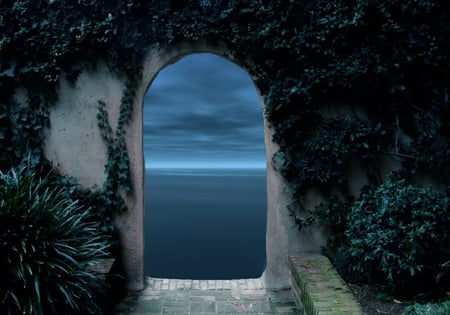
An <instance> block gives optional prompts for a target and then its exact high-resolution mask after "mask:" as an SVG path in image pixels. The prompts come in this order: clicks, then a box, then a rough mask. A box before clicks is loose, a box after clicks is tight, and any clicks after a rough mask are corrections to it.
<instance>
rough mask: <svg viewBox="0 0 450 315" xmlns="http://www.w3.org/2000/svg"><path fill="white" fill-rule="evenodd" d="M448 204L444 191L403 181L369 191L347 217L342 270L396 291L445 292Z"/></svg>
mask: <svg viewBox="0 0 450 315" xmlns="http://www.w3.org/2000/svg"><path fill="white" fill-rule="evenodd" d="M449 205H450V200H449V198H448V197H446V196H445V195H444V194H442V193H439V192H436V191H434V190H433V189H432V188H420V187H417V186H413V185H409V184H407V183H406V182H405V181H404V180H397V179H389V180H388V181H387V182H386V183H385V184H382V185H380V186H378V187H376V188H372V189H369V190H367V191H366V192H365V193H364V194H363V195H362V196H361V198H360V199H359V200H357V201H355V202H354V203H353V206H352V208H351V211H350V213H349V214H348V217H347V227H346V229H345V236H346V241H347V245H346V246H344V247H342V248H341V253H340V255H341V257H346V259H345V265H342V266H341V268H342V269H343V270H342V271H343V273H344V274H345V275H346V277H347V278H348V279H350V280H353V281H357V282H365V283H370V284H376V285H384V286H387V287H388V288H390V290H392V292H393V293H397V294H399V293H400V294H419V293H424V292H428V293H432V292H433V293H440V294H443V293H444V292H445V290H448V289H449V288H450V278H449V277H448V276H444V277H441V278H440V279H439V275H440V274H442V273H443V271H444V268H445V266H444V264H445V263H446V262H447V261H448V260H450V248H449V247H448V244H449V242H450V234H449V233H448V227H449V226H450V213H449V211H450V210H449V209H450V208H449ZM344 268H345V269H344ZM438 280H439V281H438ZM418 284H420V285H418Z"/></svg>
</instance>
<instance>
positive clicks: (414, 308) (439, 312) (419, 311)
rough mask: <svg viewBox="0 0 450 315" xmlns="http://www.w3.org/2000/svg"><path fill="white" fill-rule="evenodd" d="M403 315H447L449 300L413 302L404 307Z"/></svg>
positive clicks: (449, 306)
mask: <svg viewBox="0 0 450 315" xmlns="http://www.w3.org/2000/svg"><path fill="white" fill-rule="evenodd" d="M404 314H405V315H448V314H450V301H445V302H442V303H427V304H418V303H416V304H413V305H411V306H408V307H406V308H405V313H404Z"/></svg>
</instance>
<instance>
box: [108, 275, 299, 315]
mask: <svg viewBox="0 0 450 315" xmlns="http://www.w3.org/2000/svg"><path fill="white" fill-rule="evenodd" d="M147 283H148V286H147V288H146V289H145V290H144V291H142V292H139V293H132V294H128V295H127V296H126V297H125V298H124V299H123V300H122V301H121V302H120V303H119V305H118V306H117V308H116V315H129V314H135V315H138V314H139V315H153V314H177V315H178V314H186V315H187V314H189V315H194V314H199V315H200V314H202V315H207V314H210V315H213V314H286V315H287V314H303V308H301V307H299V306H297V305H296V303H295V301H294V297H293V295H292V292H291V291H290V290H280V291H266V290H265V289H264V286H263V283H262V281H261V279H241V280H176V279H155V278H147Z"/></svg>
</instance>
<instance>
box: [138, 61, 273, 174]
mask: <svg viewBox="0 0 450 315" xmlns="http://www.w3.org/2000/svg"><path fill="white" fill-rule="evenodd" d="M144 158H145V164H146V167H147V168H265V147H264V133H263V113H262V108H261V100H260V97H259V95H258V93H257V90H256V88H255V86H254V84H253V81H252V80H251V78H250V76H249V75H248V74H247V72H245V70H243V69H242V68H240V67H238V66H237V65H235V64H233V63H232V62H230V61H228V60H226V59H224V58H221V57H218V56H216V55H213V54H193V55H189V56H186V57H184V58H182V59H181V60H179V61H177V62H176V63H174V64H172V65H169V66H167V67H165V68H164V69H162V70H161V71H160V73H159V74H158V75H157V76H156V78H155V79H154V81H153V82H152V84H151V86H150V88H149V90H148V91H147V94H146V96H145V99H144Z"/></svg>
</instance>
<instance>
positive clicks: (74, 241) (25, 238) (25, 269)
mask: <svg viewBox="0 0 450 315" xmlns="http://www.w3.org/2000/svg"><path fill="white" fill-rule="evenodd" d="M89 219H90V215H89V210H88V209H86V208H81V207H80V206H79V205H78V203H77V202H76V201H73V200H72V199H70V198H68V196H67V192H66V190H65V189H64V188H63V187H50V188H49V185H48V183H47V178H40V177H39V176H37V175H36V171H35V170H33V169H27V168H23V169H20V170H11V171H9V172H8V173H0V222H1V225H0V250H1V252H2V256H1V258H0V277H1V279H2V280H1V283H0V313H2V314H11V315H13V314H33V315H40V314H42V315H43V314H102V312H103V307H104V304H103V303H104V301H106V290H107V284H106V282H104V280H102V279H101V278H99V276H98V275H97V274H96V273H95V272H94V271H92V270H90V269H89V266H91V265H94V264H96V263H99V260H100V259H101V258H103V257H105V255H106V249H107V246H108V245H107V244H106V242H105V240H104V239H103V238H102V236H101V234H99V233H98V232H97V228H96V223H95V222H93V221H90V220H89Z"/></svg>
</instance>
